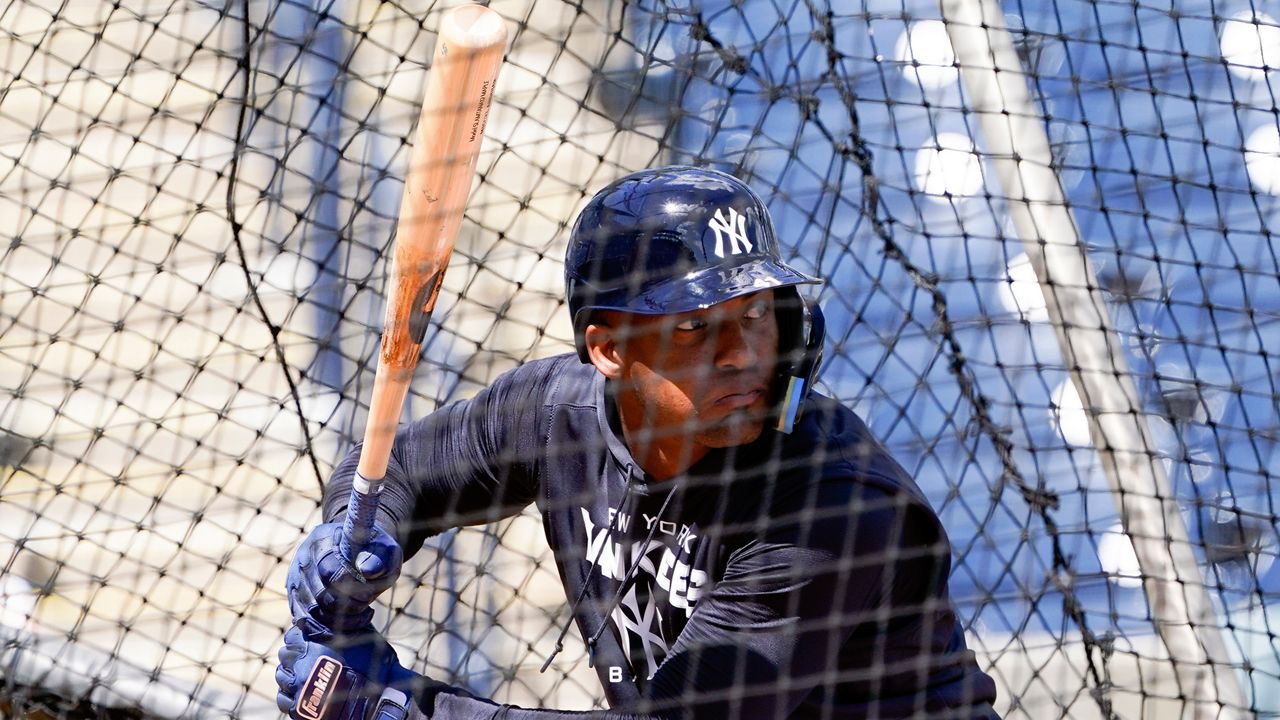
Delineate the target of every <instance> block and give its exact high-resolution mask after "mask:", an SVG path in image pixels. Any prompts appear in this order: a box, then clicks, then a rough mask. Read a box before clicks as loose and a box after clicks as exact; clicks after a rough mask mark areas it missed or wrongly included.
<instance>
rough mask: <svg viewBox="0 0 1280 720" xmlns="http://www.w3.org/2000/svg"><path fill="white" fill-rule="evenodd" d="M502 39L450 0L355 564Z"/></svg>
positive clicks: (405, 216)
mask: <svg viewBox="0 0 1280 720" xmlns="http://www.w3.org/2000/svg"><path fill="white" fill-rule="evenodd" d="M506 45H507V28H506V25H505V24H504V23H503V20H502V17H501V16H499V15H498V13H496V12H494V11H492V10H490V9H488V8H486V7H483V6H481V5H462V6H459V7H456V8H453V9H452V10H450V11H448V12H446V13H445V14H444V16H443V18H442V19H441V21H440V30H439V35H438V38H437V40H436V49H435V56H434V60H433V61H432V65H431V69H430V71H429V74H428V78H427V87H426V91H425V93H424V95H423V99H422V114H421V116H420V118H419V120H418V132H417V138H416V140H415V142H414V145H413V151H412V153H411V155H410V160H409V167H408V170H407V171H406V173H405V178H404V195H403V197H402V198H401V201H400V217H399V219H398V220H397V223H396V237H395V241H394V244H393V258H392V268H391V275H390V278H389V280H388V287H387V313H386V322H385V325H384V327H383V330H382V346H381V349H380V352H379V355H378V369H377V373H376V375H375V376H374V382H373V397H372V398H371V399H370V401H369V419H368V422H367V424H366V425H365V432H364V445H363V447H362V448H361V450H360V462H359V465H358V466H357V469H356V477H355V482H354V484H353V486H352V489H351V501H350V504H349V505H348V507H347V519H346V524H345V526H344V527H343V533H342V539H341V541H340V548H341V552H342V555H343V557H344V558H346V559H347V561H348V562H350V563H351V564H352V566H353V567H354V566H355V561H356V557H357V556H358V555H359V554H360V552H361V550H362V548H363V547H364V546H365V544H366V543H367V542H368V540H369V537H370V535H371V533H372V530H373V522H374V516H375V515H376V514H377V509H378V495H379V493H381V492H382V481H383V479H384V476H385V475H386V471H387V462H388V459H389V458H390V456H391V444H392V441H393V440H394V439H395V435H396V430H397V427H398V425H399V420H400V412H401V409H402V408H403V407H404V399H405V396H406V395H407V393H408V391H409V382H410V381H411V380H412V378H413V369H414V366H416V365H417V363H418V356H419V355H420V354H421V351H422V341H423V338H424V337H425V336H426V332H427V326H428V324H429V321H430V319H431V310H432V308H433V307H435V303H436V296H437V295H438V294H439V292H440V283H441V281H442V280H443V279H444V272H445V268H446V266H448V264H449V255H450V253H452V252H453V245H454V242H455V240H456V239H457V235H458V228H459V227H460V226H461V224H462V212H463V210H464V209H465V207H466V204H467V195H468V194H469V193H470V190H471V179H472V176H473V175H474V173H475V167H476V160H477V158H478V157H479V153H480V144H481V141H482V140H483V139H484V126H485V122H486V121H487V120H488V117H489V107H490V105H491V104H492V103H493V86H494V82H495V81H496V80H497V77H498V70H499V68H500V67H501V66H502V56H503V53H504V52H505V50H506Z"/></svg>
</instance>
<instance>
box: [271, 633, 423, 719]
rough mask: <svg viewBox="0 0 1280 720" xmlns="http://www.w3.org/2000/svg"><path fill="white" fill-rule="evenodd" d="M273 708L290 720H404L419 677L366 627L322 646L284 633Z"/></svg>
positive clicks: (296, 635)
mask: <svg viewBox="0 0 1280 720" xmlns="http://www.w3.org/2000/svg"><path fill="white" fill-rule="evenodd" d="M279 655H280V666H279V667H277V668H276V685H278V686H279V687H280V691H279V692H278V693H277V694H276V705H277V706H278V707H279V708H280V711H281V712H284V713H286V714H288V715H289V717H291V718H294V719H295V720H404V719H405V718H406V717H408V714H409V707H410V706H409V703H410V702H412V697H413V691H414V688H415V685H416V684H417V681H418V679H419V677H418V676H417V675H415V674H414V673H412V672H410V671H409V670H406V669H405V668H404V667H403V666H401V665H400V660H399V659H398V658H397V657H396V653H395V650H393V649H392V648H391V646H390V645H388V644H387V642H386V641H385V640H383V639H382V636H380V635H378V634H377V633H376V632H374V630H373V628H372V627H369V628H367V629H365V630H363V631H361V632H359V633H357V634H352V635H343V636H339V637H336V638H334V639H333V640H332V641H330V642H329V643H328V644H321V643H318V642H314V641H311V640H308V639H307V637H306V636H305V635H304V634H303V631H302V630H301V629H300V628H299V627H298V626H297V625H294V626H293V627H291V628H289V630H288V631H287V632H285V634H284V647H282V648H280V653H279Z"/></svg>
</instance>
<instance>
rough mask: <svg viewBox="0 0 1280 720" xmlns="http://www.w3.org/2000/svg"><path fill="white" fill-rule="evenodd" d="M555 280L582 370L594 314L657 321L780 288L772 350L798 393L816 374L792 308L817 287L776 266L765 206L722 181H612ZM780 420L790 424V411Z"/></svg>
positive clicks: (679, 169) (686, 177) (640, 175)
mask: <svg viewBox="0 0 1280 720" xmlns="http://www.w3.org/2000/svg"><path fill="white" fill-rule="evenodd" d="M564 274H565V295H566V299H567V301H568V305H569V313H570V316H571V318H572V320H573V330H574V340H575V343H576V345H577V348H578V355H579V357H580V358H582V361H583V362H589V358H588V356H587V349H586V340H585V333H586V328H587V325H588V324H589V323H590V320H591V315H592V312H593V311H595V310H620V311H622V312H629V313H639V314H644V315H666V314H670V313H680V312H688V311H690V310H698V309H702V308H707V307H710V306H712V305H715V304H717V303H721V302H724V301H726V300H730V299H732V298H735V297H738V296H741V295H746V294H748V293H753V292H756V291H759V290H766V289H769V288H789V289H790V290H791V291H790V292H789V293H781V294H780V295H779V299H780V301H779V302H778V307H779V311H778V313H779V317H778V326H779V331H780V334H781V337H782V347H781V348H780V351H781V353H782V356H783V357H784V358H786V357H790V356H792V355H794V356H796V357H795V362H792V363H790V365H792V366H793V367H792V370H794V371H797V372H802V373H803V376H802V378H801V380H802V382H801V387H802V388H803V390H804V391H805V392H807V390H808V387H807V385H808V382H809V381H810V379H811V376H812V374H813V372H815V371H816V369H817V359H818V358H817V354H818V353H819V352H820V348H821V343H822V337H821V326H822V323H821V315H820V313H819V312H818V310H817V307H816V306H812V307H808V306H805V305H804V304H803V303H802V302H801V300H800V295H799V293H798V292H796V291H795V286H797V285H801V284H808V283H820V282H821V280H819V279H818V278H815V277H811V276H809V275H806V274H805V273H802V272H800V271H799V270H796V269H795V268H792V267H790V266H788V265H787V264H786V263H784V262H783V261H782V257H781V255H780V254H779V252H778V239H777V234H776V233H775V231H774V227H773V220H772V218H771V217H770V215H769V210H768V208H767V207H765V204H764V202H763V201H762V200H761V199H760V196H758V195H756V194H755V192H753V191H752V190H751V188H749V187H747V185H746V183H744V182H742V181H741V180H739V179H738V178H736V177H733V176H732V175H728V174H725V173H722V172H719V171H717V170H711V169H708V168H696V167H689V166H680V165H677V166H671V167H661V168H654V169H650V170H642V171H640V172H637V173H633V174H631V175H628V176H626V177H624V178H622V179H620V180H617V181H615V182H614V183H612V184H610V185H609V186H607V187H605V188H604V189H603V190H601V191H600V192H598V193H596V195H595V197H593V198H591V201H590V202H588V203H587V206H586V207H585V208H584V209H583V210H582V213H581V214H579V215H578V219H577V221H576V222H575V223H574V225H573V230H572V232H571V234H570V236H569V247H568V250H567V252H566V253H565V263H564ZM815 315H816V316H817V317H816V322H815V321H813V319H814V317H815ZM815 329H816V330H817V331H818V336H817V337H816V338H815V337H814V336H813V330H815ZM802 366H803V370H801V369H800V368H801V367H802ZM789 374H792V375H793V376H794V375H796V374H797V373H794V372H793V373H789ZM790 394H791V393H788V395H790ZM784 402H786V403H787V404H789V405H798V400H794V401H793V400H792V399H790V398H784ZM789 414H790V415H792V419H794V415H795V412H794V411H793V412H791V413H789ZM786 424H788V425H789V421H788V422H787V423H786ZM788 429H789V428H788Z"/></svg>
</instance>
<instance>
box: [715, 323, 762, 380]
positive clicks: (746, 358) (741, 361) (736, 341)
mask: <svg viewBox="0 0 1280 720" xmlns="http://www.w3.org/2000/svg"><path fill="white" fill-rule="evenodd" d="M759 360H760V353H759V350H758V348H756V347H755V346H754V345H753V343H752V342H751V338H750V337H749V336H748V334H747V331H746V328H745V327H743V324H742V323H740V322H732V321H727V322H722V323H720V324H719V332H718V333H717V334H716V367H718V368H721V369H725V370H746V369H748V368H752V367H755V364H756V363H757V362H759Z"/></svg>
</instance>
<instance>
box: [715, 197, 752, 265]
mask: <svg viewBox="0 0 1280 720" xmlns="http://www.w3.org/2000/svg"><path fill="white" fill-rule="evenodd" d="M707 225H708V226H710V228H711V229H712V230H714V231H715V233H716V250H715V252H716V255H717V256H719V257H724V240H725V236H728V238H729V254H731V255H738V254H741V253H747V252H751V249H752V247H751V238H749V237H747V216H746V215H739V214H738V211H737V210H734V209H733V208H729V218H728V219H727V220H726V219H725V216H724V212H723V211H722V210H721V209H719V208H717V209H716V214H715V215H714V216H712V218H711V221H710V222H709V223H707Z"/></svg>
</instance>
